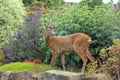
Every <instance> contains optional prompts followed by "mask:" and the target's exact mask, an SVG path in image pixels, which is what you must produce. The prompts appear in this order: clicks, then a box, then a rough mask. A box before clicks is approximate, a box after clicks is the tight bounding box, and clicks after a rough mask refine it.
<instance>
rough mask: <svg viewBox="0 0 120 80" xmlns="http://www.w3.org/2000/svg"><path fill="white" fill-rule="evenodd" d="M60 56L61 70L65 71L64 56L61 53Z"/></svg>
mask: <svg viewBox="0 0 120 80" xmlns="http://www.w3.org/2000/svg"><path fill="white" fill-rule="evenodd" d="M60 56H61V63H62V68H63V70H66V69H65V56H64V53H62V54H61V55H60Z"/></svg>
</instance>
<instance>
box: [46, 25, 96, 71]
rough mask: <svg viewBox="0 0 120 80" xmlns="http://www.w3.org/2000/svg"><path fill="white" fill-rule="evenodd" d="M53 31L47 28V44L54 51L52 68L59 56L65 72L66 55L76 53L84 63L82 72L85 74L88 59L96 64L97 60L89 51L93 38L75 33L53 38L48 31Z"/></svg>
mask: <svg viewBox="0 0 120 80" xmlns="http://www.w3.org/2000/svg"><path fill="white" fill-rule="evenodd" d="M49 28H50V29H51V30H52V28H51V26H48V27H46V30H45V36H46V42H47V45H48V47H49V48H50V50H51V51H52V59H51V63H50V65H51V66H52V65H53V63H54V61H55V59H56V58H57V56H58V55H60V56H61V63H62V67H63V69H64V70H65V65H64V64H65V62H64V53H65V52H69V51H75V52H76V53H77V54H78V56H79V57H81V59H82V61H83V66H82V70H81V72H84V69H85V65H86V64H87V61H88V59H89V60H90V61H91V62H93V63H94V61H95V59H94V57H92V56H91V54H90V53H89V51H88V47H89V44H90V42H91V38H90V37H89V36H88V35H86V34H84V33H74V34H71V35H66V36H52V35H51V34H50V33H51V32H50V33H49V31H48V30H50V29H49Z"/></svg>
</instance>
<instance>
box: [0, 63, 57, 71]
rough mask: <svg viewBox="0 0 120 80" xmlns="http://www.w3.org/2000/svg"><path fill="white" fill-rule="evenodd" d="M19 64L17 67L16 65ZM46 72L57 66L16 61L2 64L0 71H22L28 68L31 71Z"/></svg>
mask: <svg viewBox="0 0 120 80" xmlns="http://www.w3.org/2000/svg"><path fill="white" fill-rule="evenodd" d="M16 66H17V67H16ZM36 69H37V70H38V69H39V70H38V72H44V71H47V70H50V69H56V68H50V66H48V65H45V64H39V65H38V64H33V63H26V62H24V63H21V62H16V63H10V64H5V65H2V66H0V71H12V72H20V71H22V70H27V71H31V72H36V71H37V70H36Z"/></svg>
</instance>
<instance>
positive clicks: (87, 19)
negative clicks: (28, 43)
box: [43, 3, 120, 69]
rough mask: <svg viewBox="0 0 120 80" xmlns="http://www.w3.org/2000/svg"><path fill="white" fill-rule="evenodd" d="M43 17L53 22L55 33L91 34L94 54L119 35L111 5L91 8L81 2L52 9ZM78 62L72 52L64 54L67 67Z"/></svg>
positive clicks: (119, 28) (78, 65) (91, 49)
mask: <svg viewBox="0 0 120 80" xmlns="http://www.w3.org/2000/svg"><path fill="white" fill-rule="evenodd" d="M43 17H45V18H44V21H45V22H49V23H51V22H53V24H54V26H55V27H54V28H55V32H56V35H67V34H71V33H76V32H83V33H85V34H88V35H89V36H91V38H92V43H91V45H90V52H91V53H92V54H93V55H94V56H97V55H98V54H99V52H100V49H102V48H104V47H108V46H110V45H111V44H112V40H113V39H114V38H116V37H120V33H119V31H120V27H119V26H116V24H115V21H118V19H116V14H115V12H114V9H113V7H112V6H111V5H100V6H96V7H95V8H91V7H89V6H88V5H86V4H84V3H82V4H78V5H73V6H71V7H67V8H64V9H63V10H58V11H56V10H52V11H51V14H47V15H44V16H43ZM48 55H49V54H48ZM50 56H51V55H50ZM48 60H49V59H48ZM59 63H60V61H58V62H56V63H55V64H56V65H58V64H59ZM80 63H81V62H80V58H79V57H78V56H77V55H76V54H75V53H74V52H72V53H70V54H66V65H68V66H69V67H74V68H75V69H76V66H77V67H80V65H81V64H80ZM59 66H60V65H59Z"/></svg>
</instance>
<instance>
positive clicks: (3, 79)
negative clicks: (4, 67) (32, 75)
mask: <svg viewBox="0 0 120 80" xmlns="http://www.w3.org/2000/svg"><path fill="white" fill-rule="evenodd" d="M10 74H11V72H10V71H6V72H3V73H2V75H1V79H0V80H9V75H10Z"/></svg>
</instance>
